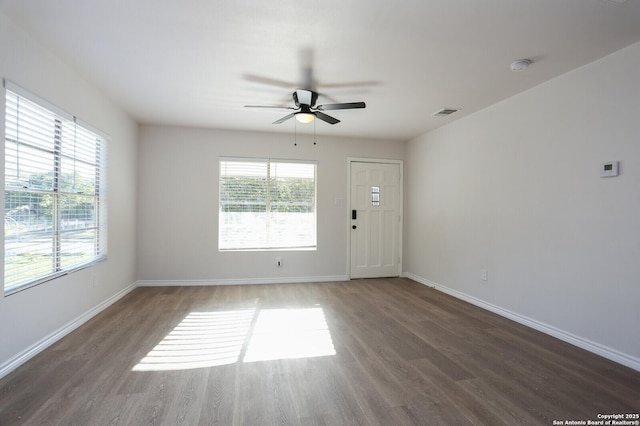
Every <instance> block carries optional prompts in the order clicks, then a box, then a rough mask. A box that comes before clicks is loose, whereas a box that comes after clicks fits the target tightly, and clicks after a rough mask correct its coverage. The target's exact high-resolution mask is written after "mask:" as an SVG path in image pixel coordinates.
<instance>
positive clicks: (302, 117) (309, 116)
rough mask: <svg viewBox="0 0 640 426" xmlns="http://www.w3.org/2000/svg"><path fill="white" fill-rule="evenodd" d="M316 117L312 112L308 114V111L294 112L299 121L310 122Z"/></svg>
mask: <svg viewBox="0 0 640 426" xmlns="http://www.w3.org/2000/svg"><path fill="white" fill-rule="evenodd" d="M315 118H316V117H315V116H314V115H313V114H310V113H308V112H301V113H298V114H296V120H298V121H299V122H300V123H304V124H306V123H311V122H312V121H313V120H314V119H315Z"/></svg>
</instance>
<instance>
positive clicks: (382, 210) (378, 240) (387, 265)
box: [349, 161, 402, 278]
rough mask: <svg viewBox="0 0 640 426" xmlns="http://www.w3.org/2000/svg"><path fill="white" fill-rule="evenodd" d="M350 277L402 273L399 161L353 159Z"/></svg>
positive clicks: (384, 275)
mask: <svg viewBox="0 0 640 426" xmlns="http://www.w3.org/2000/svg"><path fill="white" fill-rule="evenodd" d="M350 166H351V197H350V204H351V205H350V206H349V208H350V215H351V231H350V232H351V274H350V275H351V278H376V277H397V276H399V275H400V230H401V223H402V217H401V205H400V203H401V196H400V194H401V192H400V164H398V163H374V162H358V161H352V162H351V163H350Z"/></svg>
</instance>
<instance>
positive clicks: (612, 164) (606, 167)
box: [600, 161, 618, 177]
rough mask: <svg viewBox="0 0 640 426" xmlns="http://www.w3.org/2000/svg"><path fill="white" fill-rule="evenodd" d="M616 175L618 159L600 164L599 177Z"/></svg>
mask: <svg viewBox="0 0 640 426" xmlns="http://www.w3.org/2000/svg"><path fill="white" fill-rule="evenodd" d="M612 176H618V161H609V162H607V163H602V165H601V166H600V177H612Z"/></svg>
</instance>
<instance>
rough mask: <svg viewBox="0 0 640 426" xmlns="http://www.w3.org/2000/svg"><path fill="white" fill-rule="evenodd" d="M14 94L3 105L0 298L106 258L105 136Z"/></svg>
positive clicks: (9, 88)
mask: <svg viewBox="0 0 640 426" xmlns="http://www.w3.org/2000/svg"><path fill="white" fill-rule="evenodd" d="M13 89H14V86H12V85H10V84H8V85H7V90H6V103H5V255H4V279H5V281H4V288H5V293H11V292H15V291H18V290H21V289H23V288H25V287H28V286H31V285H35V284H38V283H40V282H43V281H46V280H49V279H51V278H53V277H56V276H59V275H62V274H64V273H68V272H69V271H71V270H74V269H77V268H80V267H84V266H86V265H88V264H90V263H93V262H95V261H98V260H101V259H103V258H104V257H105V256H106V220H105V219H106V216H105V214H104V213H105V211H106V210H105V207H106V206H105V204H104V203H105V197H104V191H105V185H104V182H106V179H105V177H106V176H105V175H104V172H105V167H104V164H105V155H104V154H105V150H106V146H105V144H106V139H105V138H104V137H102V136H101V135H99V134H97V133H95V132H94V131H92V130H90V129H88V128H86V127H84V126H82V125H80V124H79V123H77V121H76V120H75V118H74V117H69V116H68V115H67V114H65V113H64V112H60V111H56V110H55V108H54V107H51V106H50V105H48V104H46V103H45V102H44V101H40V100H39V99H37V98H36V97H34V96H29V98H31V99H28V98H27V97H25V96H24V95H22V94H18V93H16V92H19V91H20V90H19V89H18V90H13ZM43 105H46V106H43Z"/></svg>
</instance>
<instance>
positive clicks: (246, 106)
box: [244, 105, 295, 109]
mask: <svg viewBox="0 0 640 426" xmlns="http://www.w3.org/2000/svg"><path fill="white" fill-rule="evenodd" d="M244 107H245V108H277V109H295V108H294V107H291V106H287V105H245V106H244Z"/></svg>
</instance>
